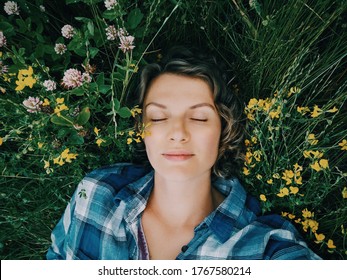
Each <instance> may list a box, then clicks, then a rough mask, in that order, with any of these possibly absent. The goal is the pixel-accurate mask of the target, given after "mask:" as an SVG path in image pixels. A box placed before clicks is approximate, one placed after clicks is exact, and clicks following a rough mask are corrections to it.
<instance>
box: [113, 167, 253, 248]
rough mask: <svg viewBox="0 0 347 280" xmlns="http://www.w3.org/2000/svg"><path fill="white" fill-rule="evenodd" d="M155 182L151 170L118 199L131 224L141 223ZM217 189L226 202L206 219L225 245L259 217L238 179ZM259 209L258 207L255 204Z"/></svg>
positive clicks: (218, 181)
mask: <svg viewBox="0 0 347 280" xmlns="http://www.w3.org/2000/svg"><path fill="white" fill-rule="evenodd" d="M153 182H154V171H153V170H151V171H150V172H149V173H148V174H146V175H145V176H143V177H141V178H140V179H138V180H137V181H135V182H133V183H130V184H128V185H127V187H125V188H122V190H121V191H120V192H119V193H118V194H117V195H116V197H115V202H116V203H124V204H125V205H124V206H125V216H124V218H125V221H126V222H127V223H132V222H134V221H137V219H138V217H139V215H140V214H141V213H142V212H143V211H144V209H145V208H146V204H147V201H148V199H149V196H150V194H151V191H152V189H153V185H154V183H153ZM213 186H214V187H215V188H217V189H218V190H219V191H220V192H221V193H222V194H223V195H224V196H225V197H226V198H225V199H224V201H223V202H222V203H221V204H220V205H219V206H218V208H217V209H216V210H215V211H213V212H212V213H211V214H210V215H209V216H208V217H206V219H205V223H206V225H207V226H208V227H209V228H210V230H211V231H212V232H213V233H214V234H215V235H216V236H217V238H218V239H219V240H220V241H221V242H225V241H226V240H227V239H228V238H230V235H231V234H232V232H233V230H235V228H239V227H241V224H243V220H244V219H246V220H248V219H251V218H254V216H255V214H256V213H253V212H254V211H250V210H248V209H247V207H246V204H247V194H246V191H245V190H244V188H243V187H242V186H241V184H240V182H239V180H238V179H236V178H233V179H223V178H218V179H216V180H214V181H213ZM252 203H254V201H252ZM256 207H257V203H255V208H256ZM245 211H246V212H247V211H248V212H250V213H251V214H250V215H248V218H247V215H243V214H244V212H245ZM244 222H247V221H244ZM198 228H199V227H197V228H196V230H197V229H198Z"/></svg>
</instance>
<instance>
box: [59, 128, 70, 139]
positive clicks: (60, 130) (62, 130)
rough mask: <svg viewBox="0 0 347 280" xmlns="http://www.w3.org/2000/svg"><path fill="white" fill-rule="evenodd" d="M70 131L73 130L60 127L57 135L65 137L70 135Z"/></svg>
mask: <svg viewBox="0 0 347 280" xmlns="http://www.w3.org/2000/svg"><path fill="white" fill-rule="evenodd" d="M70 132H71V131H70V130H69V129H67V128H62V129H59V130H58V133H57V137H58V138H60V139H61V138H63V137H65V136H66V135H68V134H69V133H70Z"/></svg>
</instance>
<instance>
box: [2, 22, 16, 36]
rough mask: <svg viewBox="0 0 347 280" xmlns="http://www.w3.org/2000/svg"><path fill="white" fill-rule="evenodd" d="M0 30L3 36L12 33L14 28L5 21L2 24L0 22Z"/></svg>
mask: <svg viewBox="0 0 347 280" xmlns="http://www.w3.org/2000/svg"><path fill="white" fill-rule="evenodd" d="M0 30H1V31H2V32H4V33H5V34H8V33H12V32H13V31H14V28H13V26H12V24H10V23H8V22H6V21H3V22H0Z"/></svg>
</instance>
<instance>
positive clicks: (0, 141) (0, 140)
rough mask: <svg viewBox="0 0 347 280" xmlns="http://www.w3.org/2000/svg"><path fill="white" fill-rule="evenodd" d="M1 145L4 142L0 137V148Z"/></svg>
mask: <svg viewBox="0 0 347 280" xmlns="http://www.w3.org/2000/svg"><path fill="white" fill-rule="evenodd" d="M2 143H4V140H3V139H2V137H0V146H1V145H2Z"/></svg>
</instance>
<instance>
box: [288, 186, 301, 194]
mask: <svg viewBox="0 0 347 280" xmlns="http://www.w3.org/2000/svg"><path fill="white" fill-rule="evenodd" d="M289 189H290V193H291V194H297V193H298V192H299V188H298V187H292V186H290V187H289Z"/></svg>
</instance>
